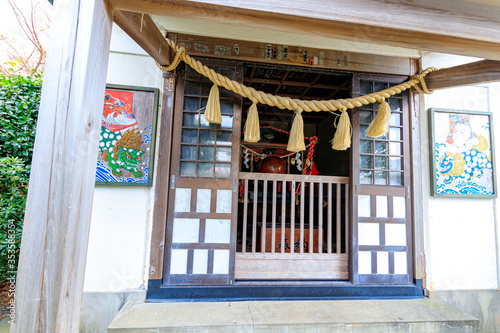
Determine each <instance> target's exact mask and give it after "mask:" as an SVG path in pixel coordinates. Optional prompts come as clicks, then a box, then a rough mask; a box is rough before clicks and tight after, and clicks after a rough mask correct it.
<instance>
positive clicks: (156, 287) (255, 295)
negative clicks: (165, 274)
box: [146, 280, 423, 302]
mask: <svg viewBox="0 0 500 333" xmlns="http://www.w3.org/2000/svg"><path fill="white" fill-rule="evenodd" d="M415 298H417V299H421V298H423V289H422V280H416V281H415V284H413V285H400V286H383V285H377V286H373V285H352V284H349V283H348V284H342V285H335V284H332V285H329V286H326V285H325V286H317V285H316V286H307V285H303V286H269V285H266V286H238V285H232V286H167V287H162V286H161V280H149V285H148V291H147V297H146V300H147V301H148V302H166V301H168V302H172V301H178V302H180V301H182V302H186V301H189V302H193V301H195V302H196V301H198V302H218V301H252V300H254V301H257V300H349V299H415Z"/></svg>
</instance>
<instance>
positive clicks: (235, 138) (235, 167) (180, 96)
mask: <svg viewBox="0 0 500 333" xmlns="http://www.w3.org/2000/svg"><path fill="white" fill-rule="evenodd" d="M200 60H201V61H202V62H203V63H204V64H207V65H208V66H211V67H212V66H218V67H231V68H235V69H236V80H239V81H242V79H243V70H242V64H241V63H240V62H236V61H228V60H225V59H200ZM180 66H182V67H181V68H182V69H181V70H180V71H176V76H177V80H176V82H175V93H174V94H173V95H174V96H175V101H176V102H175V106H174V107H173V108H172V110H173V112H172V113H171V115H170V119H171V128H172V130H171V133H170V136H169V139H170V143H169V145H168V147H169V154H170V160H169V170H168V171H169V173H168V176H167V177H165V176H164V175H163V176H162V175H159V176H158V177H163V178H166V179H167V182H168V184H169V187H167V188H166V191H167V194H168V192H170V191H172V190H173V188H174V185H173V182H174V180H173V179H172V178H173V176H174V175H175V177H176V178H175V188H177V187H179V186H180V187H183V186H184V185H183V184H185V183H186V182H190V181H191V182H192V181H193V180H195V181H197V182H201V183H206V182H207V181H211V182H213V181H214V179H212V178H197V177H179V175H178V170H174V169H173V167H174V166H175V165H176V164H175V163H176V161H178V160H179V158H180V150H179V149H178V147H179V146H180V144H181V137H180V134H181V124H177V123H176V122H182V114H183V109H184V108H183V107H184V106H183V103H182V101H183V100H184V90H183V89H180V88H181V87H184V81H185V80H184V77H183V75H182V73H184V68H185V67H184V66H186V65H185V64H181V65H180ZM241 101H242V97H241V96H240V95H238V94H234V103H233V128H232V133H233V135H232V142H231V146H232V147H233V149H232V152H231V178H229V179H225V178H218V179H217V183H216V184H209V185H207V186H208V187H203V186H202V187H203V188H212V190H214V189H218V188H222V187H223V188H224V189H227V188H230V189H231V190H232V200H233V203H234V200H235V199H237V194H238V192H237V187H236V186H237V178H238V172H239V150H238V149H234V147H239V142H240V132H241V114H242V112H241V105H242V103H241ZM177 118H178V119H177ZM235 161H237V162H238V163H235ZM177 163H178V162H177ZM221 185H223V186H221ZM188 187H189V186H188ZM196 188H197V187H196ZM193 189H194V188H193ZM159 191H161V189H159ZM163 191H165V189H163ZM194 192H196V191H194ZM192 195H196V193H193V192H192ZM215 198H216V197H215V196H213V195H212V203H211V205H212V206H213V207H215ZM192 204H193V201H192ZM164 205H165V206H166V211H165V215H164V216H165V219H164V220H163V224H164V226H163V232H164V233H163V236H164V238H163V239H164V240H163V246H162V248H161V250H162V252H163V253H162V263H161V267H162V270H161V274H162V275H161V276H158V275H159V274H158V275H157V277H156V278H155V279H154V280H160V282H161V284H162V285H164V284H168V283H169V281H170V277H169V278H166V277H167V275H168V274H166V272H168V271H169V267H170V261H169V260H168V259H169V256H168V252H169V251H170V243H171V240H172V232H173V223H169V221H173V219H174V200H173V198H172V194H170V195H168V196H167V197H166V201H165V203H164ZM194 210H195V209H193V211H194ZM210 215H213V216H212V218H220V216H219V217H217V216H216V215H221V213H207V216H210ZM228 215H230V216H228V219H230V220H231V238H230V243H229V244H227V247H228V250H229V278H224V279H222V278H220V279H218V278H212V277H211V278H210V279H209V275H207V276H206V277H203V276H200V278H199V279H194V280H189V282H185V283H200V284H203V283H204V282H207V283H208V281H210V283H216V284H225V283H226V279H227V280H228V281H227V283H230V284H231V283H232V281H234V264H235V250H236V245H235V241H236V222H234V221H236V218H237V205H234V204H233V205H232V207H231V213H229V214H228ZM209 218H210V217H209ZM156 236H157V238H159V237H161V236H160V235H156ZM221 246H223V247H224V249H225V246H226V245H221ZM221 248H222V247H221ZM193 249H194V248H193ZM157 262H158V261H157ZM205 278H206V279H205ZM207 279H208V280H207ZM182 281H183V280H182V279H181V280H178V279H175V284H179V283H181V284H183V283H184V282H182ZM172 282H174V281H173V280H172Z"/></svg>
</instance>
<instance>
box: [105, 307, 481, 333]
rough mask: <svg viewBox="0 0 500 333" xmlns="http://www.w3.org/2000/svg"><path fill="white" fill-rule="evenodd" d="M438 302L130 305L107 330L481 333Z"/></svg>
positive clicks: (472, 320)
mask: <svg viewBox="0 0 500 333" xmlns="http://www.w3.org/2000/svg"><path fill="white" fill-rule="evenodd" d="M478 327H479V321H478V320H477V319H476V318H474V317H472V316H471V315H468V314H464V313H462V312H460V311H458V310H457V309H455V308H453V307H451V306H449V305H447V304H446V303H444V302H442V301H437V300H356V301H349V300H346V301H251V302H249V301H242V302H172V303H143V302H140V301H138V302H129V303H127V304H126V305H125V306H124V307H123V309H122V310H121V311H120V312H119V313H118V315H117V316H116V317H115V319H114V320H113V322H112V323H111V324H110V326H109V327H108V332H113V333H114V332H129V333H132V332H250V331H251V332H285V331H286V332H325V333H326V332H328V333H330V332H426V333H427V332H454V333H455V332H478Z"/></svg>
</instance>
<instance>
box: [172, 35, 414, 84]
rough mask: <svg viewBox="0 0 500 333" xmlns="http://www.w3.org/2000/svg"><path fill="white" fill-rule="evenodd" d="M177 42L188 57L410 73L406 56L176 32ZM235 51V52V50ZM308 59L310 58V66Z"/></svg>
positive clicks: (397, 73)
mask: <svg viewBox="0 0 500 333" xmlns="http://www.w3.org/2000/svg"><path fill="white" fill-rule="evenodd" d="M178 45H179V46H183V47H185V48H186V51H187V52H188V53H189V55H191V56H201V57H214V56H215V57H219V58H224V59H231V60H242V61H251V62H264V63H271V64H280V65H294V66H303V67H308V68H327V69H339V70H344V71H358V72H367V73H384V74H394V75H413V74H414V73H411V71H410V59H409V58H406V57H390V56H383V55H374V54H365V53H356V52H344V51H333V50H322V49H316V48H303V47H297V46H290V45H288V46H287V45H271V44H268V43H259V42H249V41H241V40H235V39H224V38H213V37H205V36H193V35H185V34H179V35H178ZM236 50H238V51H237V52H236ZM268 50H270V55H268V53H269V52H268ZM315 58H316V59H317V63H316V64H314V59H315ZM311 60H313V64H312V65H311V63H310V61H311ZM283 84H286V83H283Z"/></svg>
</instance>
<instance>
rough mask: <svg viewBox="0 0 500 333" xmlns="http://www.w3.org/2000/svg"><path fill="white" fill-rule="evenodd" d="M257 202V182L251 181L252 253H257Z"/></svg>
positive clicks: (255, 180)
mask: <svg viewBox="0 0 500 333" xmlns="http://www.w3.org/2000/svg"><path fill="white" fill-rule="evenodd" d="M258 201H259V181H258V180H257V179H254V180H253V216H252V217H253V220H252V253H255V252H256V251H257V204H258Z"/></svg>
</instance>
